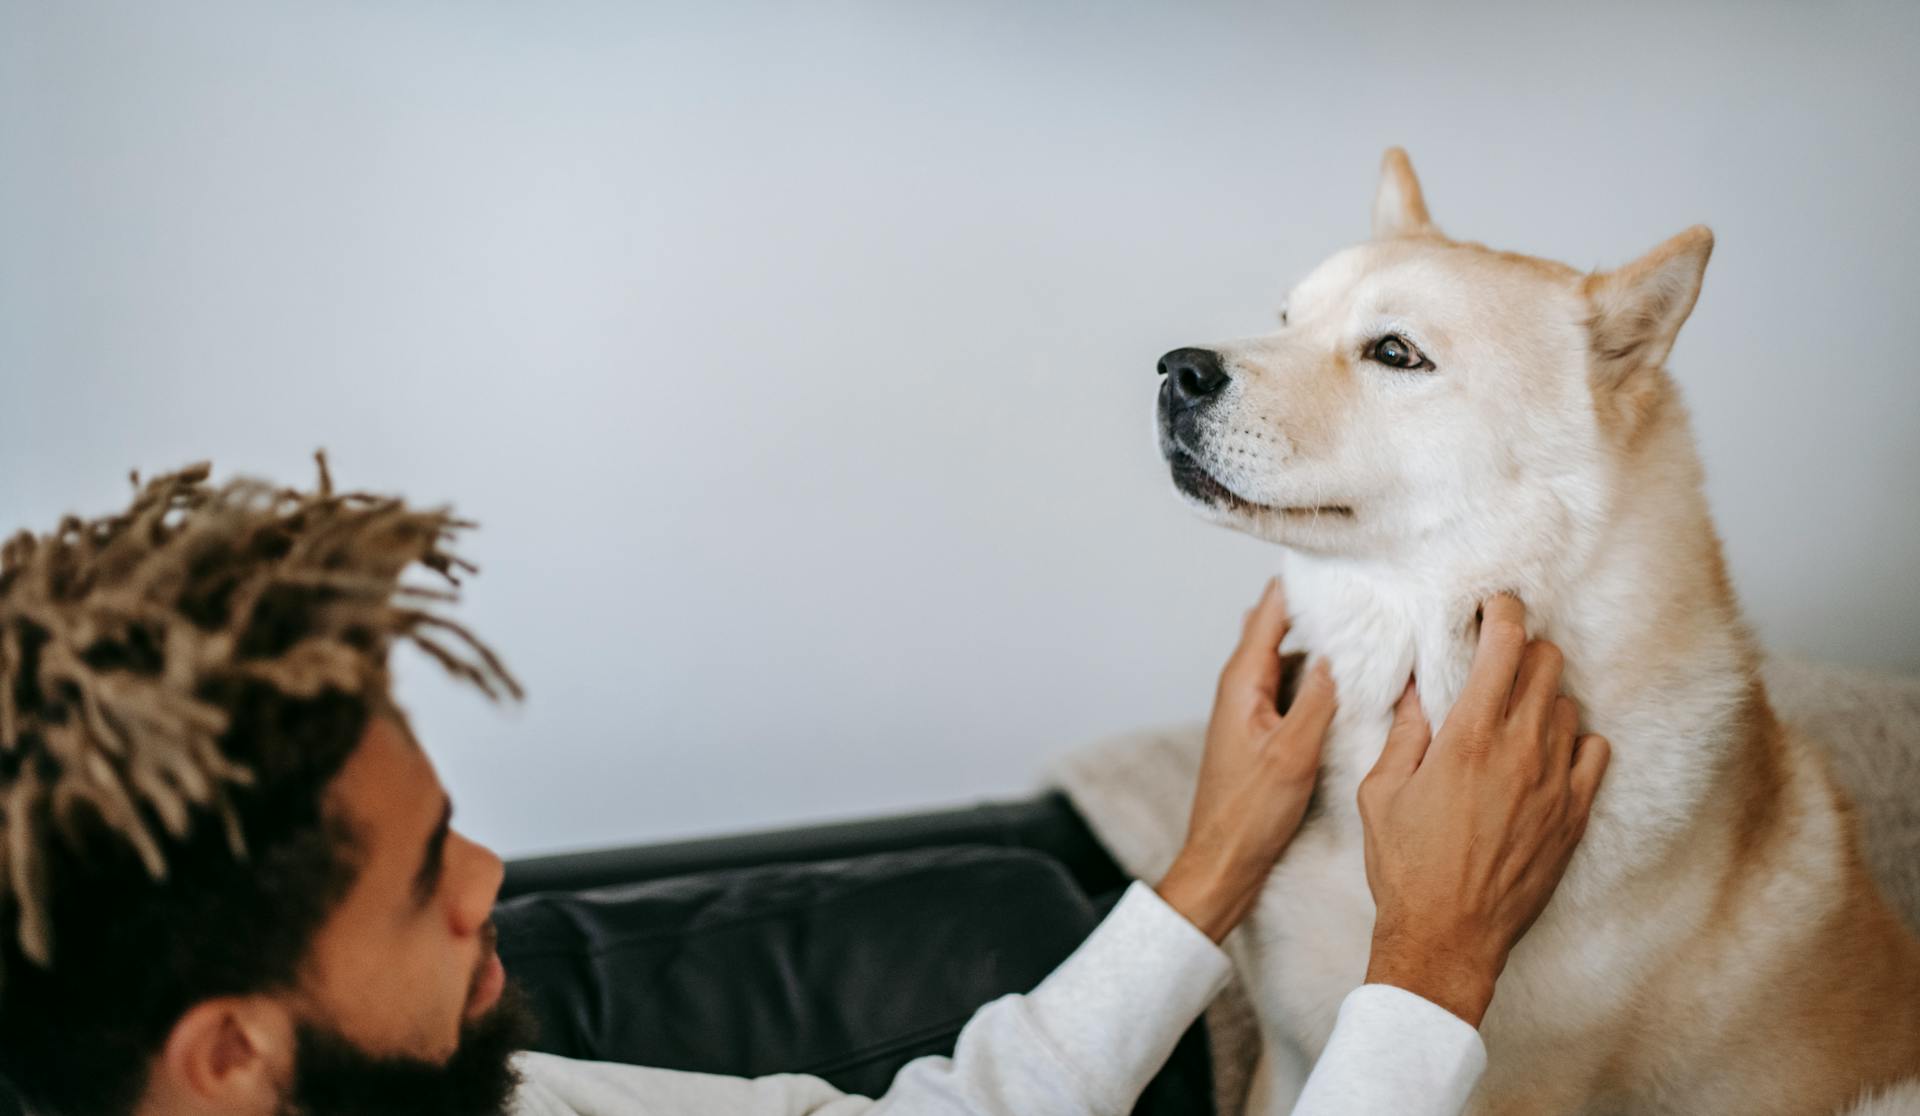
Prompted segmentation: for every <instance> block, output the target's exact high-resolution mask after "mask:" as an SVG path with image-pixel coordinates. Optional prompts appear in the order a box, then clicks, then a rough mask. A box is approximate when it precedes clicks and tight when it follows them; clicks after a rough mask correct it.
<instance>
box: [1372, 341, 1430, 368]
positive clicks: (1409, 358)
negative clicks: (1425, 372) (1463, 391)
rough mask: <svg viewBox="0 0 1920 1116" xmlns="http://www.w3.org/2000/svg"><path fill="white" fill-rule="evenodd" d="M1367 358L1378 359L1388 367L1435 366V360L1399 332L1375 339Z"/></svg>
mask: <svg viewBox="0 0 1920 1116" xmlns="http://www.w3.org/2000/svg"><path fill="white" fill-rule="evenodd" d="M1367 359H1368V360H1373V361H1378V362H1379V363H1381V364H1384V365H1386V366H1387V367H1388V368H1411V369H1426V368H1432V367H1433V362H1432V361H1430V360H1428V359H1427V358H1426V357H1425V356H1423V355H1421V353H1420V350H1419V349H1416V348H1414V347H1413V342H1411V341H1408V340H1407V339H1406V338H1404V337H1402V336H1400V335H1399V334H1397V333H1389V334H1387V335H1386V336H1385V337H1382V338H1381V339H1380V340H1378V341H1375V342H1374V343H1373V347H1372V348H1370V349H1368V350H1367Z"/></svg>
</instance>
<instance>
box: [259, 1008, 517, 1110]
mask: <svg viewBox="0 0 1920 1116" xmlns="http://www.w3.org/2000/svg"><path fill="white" fill-rule="evenodd" d="M533 1032H534V1027H533V1014H532V1012H531V1010H530V1009H529V1008H528V1007H527V1003H526V1000H525V998H524V997H523V996H522V995H521V994H520V990H519V989H518V988H516V987H514V986H513V985H512V984H508V985H507V987H506V989H505V990H504V991H503V992H502V993H501V996H500V1002H499V1003H497V1004H495V1005H494V1006H493V1008H492V1009H491V1010H489V1011H488V1012H487V1013H486V1014H485V1015H483V1016H481V1017H480V1018H478V1019H475V1020H473V1021H472V1022H470V1023H468V1024H466V1025H465V1026H464V1027H462V1028H461V1030H460V1045H459V1047H458V1048H456V1049H455V1050H454V1052H453V1055H452V1057H450V1058H448V1059H447V1060H446V1061H445V1062H434V1061H429V1060H427V1059H425V1058H408V1057H396V1056H392V1055H377V1054H369V1053H367V1052H366V1051H364V1050H362V1049H360V1048H359V1047H358V1046H356V1045H354V1043H353V1042H352V1041H351V1040H350V1039H348V1038H347V1037H346V1036H344V1035H342V1034H340V1033H339V1032H337V1031H335V1030H333V1029H331V1028H329V1027H325V1026H321V1025H318V1024H313V1023H307V1022H302V1023H301V1024H300V1025H299V1031H298V1040H299V1044H298V1046H297V1048H296V1050H295V1053H294V1075H293V1087H292V1088H291V1089H290V1090H289V1092H288V1095H287V1097H286V1099H285V1100H284V1101H283V1102H282V1104H281V1109H280V1113H281V1116H387V1114H392V1116H499V1114H501V1113H504V1112H505V1111H506V1110H507V1101H508V1099H509V1098H511V1097H512V1095H513V1091H514V1088H515V1087H516V1086H518V1085H519V1083H520V1075H519V1074H518V1073H516V1072H515V1071H514V1068H513V1066H512V1064H511V1062H510V1059H511V1058H512V1056H513V1054H514V1053H515V1052H516V1051H520V1050H524V1049H526V1047H527V1045H528V1044H529V1043H530V1042H532V1040H533Z"/></svg>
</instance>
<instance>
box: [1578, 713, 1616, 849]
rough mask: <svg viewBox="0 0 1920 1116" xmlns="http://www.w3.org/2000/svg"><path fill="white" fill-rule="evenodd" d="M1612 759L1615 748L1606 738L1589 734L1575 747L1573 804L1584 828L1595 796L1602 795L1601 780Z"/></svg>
mask: <svg viewBox="0 0 1920 1116" xmlns="http://www.w3.org/2000/svg"><path fill="white" fill-rule="evenodd" d="M1612 758H1613V747H1612V746H1611V745H1609V744H1608V743H1607V738H1606V737H1604V736H1595V735H1593V734H1592V733H1589V734H1587V735H1586V736H1583V737H1581V738H1580V741H1579V743H1577V744H1575V745H1574V746H1573V778H1572V785H1573V802H1574V806H1575V807H1576V808H1577V809H1578V811H1579V817H1580V822H1581V825H1582V826H1584V825H1585V824H1586V818H1587V811H1589V810H1591V809H1593V796H1594V795H1596V794H1599V793H1600V780H1601V779H1602V778H1603V777H1604V776H1605V775H1606V773H1607V763H1608V762H1609V761H1610V760H1611V759H1612Z"/></svg>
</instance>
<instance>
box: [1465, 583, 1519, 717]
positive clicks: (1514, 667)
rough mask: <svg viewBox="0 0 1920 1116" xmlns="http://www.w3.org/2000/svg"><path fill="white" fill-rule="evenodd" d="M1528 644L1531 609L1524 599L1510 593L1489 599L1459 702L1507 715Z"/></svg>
mask: <svg viewBox="0 0 1920 1116" xmlns="http://www.w3.org/2000/svg"><path fill="white" fill-rule="evenodd" d="M1526 647H1527V610H1526V607H1525V606H1523V605H1522V604H1521V603H1520V599H1519V598H1518V597H1515V596H1512V595H1510V594H1507V593H1501V594H1499V595H1497V596H1494V597H1491V598H1489V599H1488V600H1487V603H1486V604H1485V605H1484V606H1482V608H1481V610H1480V646H1479V647H1477V648H1475V649H1474V652H1473V666H1472V667H1471V668H1469V670H1468V671H1467V684H1466V687H1465V688H1464V689H1463V690H1462V691H1461V693H1460V701H1459V704H1461V705H1464V706H1466V707H1467V708H1469V709H1471V710H1473V711H1474V712H1475V713H1476V714H1477V715H1479V716H1482V717H1489V718H1497V717H1500V716H1503V715H1504V714H1505V713H1506V711H1507V699H1508V697H1509V696H1510V695H1511V694H1512V693H1513V676H1514V674H1515V673H1516V672H1517V671H1518V670H1519V669H1520V656H1521V654H1522V653H1523V652H1525V650H1526Z"/></svg>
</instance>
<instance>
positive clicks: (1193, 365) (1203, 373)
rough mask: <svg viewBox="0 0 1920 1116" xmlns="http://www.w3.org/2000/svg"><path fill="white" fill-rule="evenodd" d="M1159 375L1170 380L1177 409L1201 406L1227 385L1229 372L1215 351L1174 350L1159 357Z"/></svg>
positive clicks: (1170, 390) (1168, 384)
mask: <svg viewBox="0 0 1920 1116" xmlns="http://www.w3.org/2000/svg"><path fill="white" fill-rule="evenodd" d="M1160 374H1161V375H1162V376H1165V377H1166V378H1167V391H1168V392H1169V393H1170V394H1171V395H1172V399H1171V400H1170V402H1172V404H1173V405H1174V406H1176V407H1181V408H1187V407H1198V406H1199V405H1200V404H1202V403H1205V402H1206V401H1207V400H1208V399H1209V398H1210V397H1212V396H1214V395H1217V394H1219V391H1220V389H1221V388H1223V387H1226V386H1227V379H1228V377H1227V370H1226V369H1224V368H1222V367H1220V354H1219V353H1216V352H1214V351H1213V350H1212V349H1175V350H1174V351H1172V352H1170V353H1168V354H1167V355H1166V356H1163V357H1161V358H1160Z"/></svg>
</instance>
